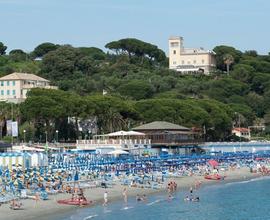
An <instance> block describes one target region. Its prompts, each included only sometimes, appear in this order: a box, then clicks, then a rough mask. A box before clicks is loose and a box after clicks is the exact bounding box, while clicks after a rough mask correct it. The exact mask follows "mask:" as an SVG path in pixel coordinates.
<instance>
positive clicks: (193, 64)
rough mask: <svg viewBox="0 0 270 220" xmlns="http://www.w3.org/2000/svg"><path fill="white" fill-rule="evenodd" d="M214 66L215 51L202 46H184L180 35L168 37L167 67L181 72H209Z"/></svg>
mask: <svg viewBox="0 0 270 220" xmlns="http://www.w3.org/2000/svg"><path fill="white" fill-rule="evenodd" d="M215 66H216V59H215V53H214V52H213V51H210V50H204V49H203V48H185V47H184V44H183V38H182V37H170V38H169V68H170V69H173V70H176V71H178V72H181V73H204V74H209V73H210V71H211V70H212V69H214V68H215Z"/></svg>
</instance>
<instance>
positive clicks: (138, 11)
mask: <svg viewBox="0 0 270 220" xmlns="http://www.w3.org/2000/svg"><path fill="white" fill-rule="evenodd" d="M269 21H270V1H269V0H0V41H2V42H3V43H4V44H6V45H7V46H8V47H9V50H11V49H16V48H22V49H24V50H26V51H31V50H33V48H35V46H37V45H38V44H40V43H42V42H53V43H60V44H67V43H68V44H72V45H74V46H97V47H100V48H102V49H104V45H105V44H106V43H108V42H110V41H113V40H118V39H121V38H126V37H135V38H138V39H141V40H144V41H147V42H150V43H153V44H156V45H158V46H159V47H160V48H162V49H163V50H165V51H166V52H167V44H168V43H167V40H168V37H169V36H171V35H177V36H179V35H180V36H183V37H184V39H185V46H187V47H200V46H202V47H204V48H206V49H212V48H213V47H214V46H216V45H221V44H226V45H232V46H235V47H237V48H238V49H241V50H243V51H244V50H249V49H256V50H257V51H258V52H259V53H261V54H267V53H268V52H270V43H269V39H270V28H269Z"/></svg>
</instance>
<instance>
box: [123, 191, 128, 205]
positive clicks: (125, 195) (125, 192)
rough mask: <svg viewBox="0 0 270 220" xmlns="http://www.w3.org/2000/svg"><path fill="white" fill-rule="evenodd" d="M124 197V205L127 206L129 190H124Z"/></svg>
mask: <svg viewBox="0 0 270 220" xmlns="http://www.w3.org/2000/svg"><path fill="white" fill-rule="evenodd" d="M122 194H123V197H124V203H125V204H127V188H124V189H123V193H122Z"/></svg>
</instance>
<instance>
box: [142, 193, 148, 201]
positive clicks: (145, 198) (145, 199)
mask: <svg viewBox="0 0 270 220" xmlns="http://www.w3.org/2000/svg"><path fill="white" fill-rule="evenodd" d="M142 201H143V202H147V196H146V195H145V194H143V197H142Z"/></svg>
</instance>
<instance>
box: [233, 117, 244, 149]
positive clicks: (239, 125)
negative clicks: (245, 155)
mask: <svg viewBox="0 0 270 220" xmlns="http://www.w3.org/2000/svg"><path fill="white" fill-rule="evenodd" d="M234 114H236V115H238V130H239V141H240V143H239V146H240V151H242V146H241V136H242V134H241V119H240V113H239V112H235V113H234Z"/></svg>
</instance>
